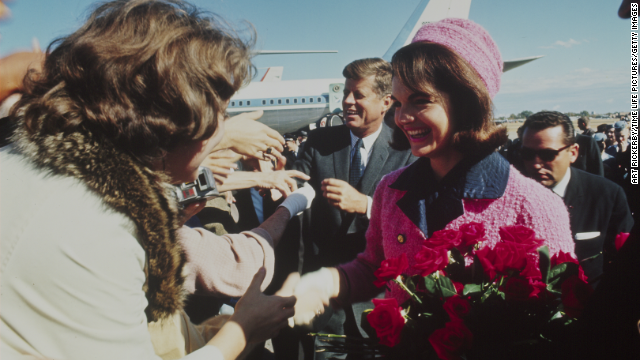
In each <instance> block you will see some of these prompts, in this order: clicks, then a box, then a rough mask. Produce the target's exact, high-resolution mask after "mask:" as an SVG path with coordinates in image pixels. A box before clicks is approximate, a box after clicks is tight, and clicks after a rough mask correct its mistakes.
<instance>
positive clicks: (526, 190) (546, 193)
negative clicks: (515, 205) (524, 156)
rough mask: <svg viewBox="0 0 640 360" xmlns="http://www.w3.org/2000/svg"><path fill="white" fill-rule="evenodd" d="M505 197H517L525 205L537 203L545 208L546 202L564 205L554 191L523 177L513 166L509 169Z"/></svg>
mask: <svg viewBox="0 0 640 360" xmlns="http://www.w3.org/2000/svg"><path fill="white" fill-rule="evenodd" d="M505 195H506V196H511V197H515V198H516V199H517V200H518V201H520V202H522V203H523V204H529V205H531V204H533V203H536V204H538V205H539V206H543V205H542V204H543V203H544V202H547V203H549V202H551V203H562V198H560V197H559V196H558V195H556V194H554V193H553V191H551V190H549V189H547V188H546V187H544V186H542V185H541V184H539V183H538V182H536V181H535V180H533V179H531V178H529V177H526V176H524V175H522V173H521V172H520V171H518V170H516V168H514V167H513V165H511V166H510V167H509V182H508V183H507V189H506V190H505Z"/></svg>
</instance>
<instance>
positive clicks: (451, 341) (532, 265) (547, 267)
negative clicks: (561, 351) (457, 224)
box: [346, 223, 593, 360]
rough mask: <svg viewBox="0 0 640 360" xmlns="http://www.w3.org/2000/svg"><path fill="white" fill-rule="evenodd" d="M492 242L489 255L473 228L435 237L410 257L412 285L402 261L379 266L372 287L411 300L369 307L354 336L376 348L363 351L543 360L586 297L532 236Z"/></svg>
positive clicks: (509, 234)
mask: <svg viewBox="0 0 640 360" xmlns="http://www.w3.org/2000/svg"><path fill="white" fill-rule="evenodd" d="M499 234H500V241H498V242H497V243H496V245H495V246H494V247H493V248H489V247H488V246H482V245H483V242H485V241H486V239H485V229H484V227H483V225H482V224H479V223H469V224H465V225H463V226H462V227H461V228H460V230H441V231H437V232H435V233H434V234H433V236H432V237H431V238H429V239H427V240H426V241H425V244H424V246H422V249H421V250H420V251H419V252H418V253H417V254H415V255H414V256H415V265H414V267H413V269H414V270H418V271H419V272H420V273H419V274H418V275H414V276H408V275H406V273H405V272H406V271H407V269H408V268H409V261H408V259H407V255H406V254H403V255H402V256H400V257H398V258H395V259H387V260H385V261H383V262H382V264H381V266H380V268H379V269H378V270H377V271H376V272H375V275H376V277H377V279H378V280H377V281H376V282H375V284H376V285H377V286H379V287H382V286H385V285H387V284H389V283H395V284H397V286H399V287H400V288H401V289H402V290H404V291H405V292H406V293H407V294H408V295H409V300H407V301H405V302H404V303H402V304H398V302H397V300H396V299H395V298H389V299H380V300H378V299H374V300H373V302H374V305H375V308H374V309H373V310H369V311H366V312H365V313H364V314H363V317H362V327H363V328H364V329H365V330H367V332H368V333H369V336H370V337H371V338H373V339H375V340H374V341H378V343H379V344H380V345H378V346H375V347H371V346H369V347H368V351H369V352H374V353H375V354H376V355H380V356H383V357H385V358H391V359H446V360H448V359H463V358H466V359H485V358H487V359H489V358H491V359H496V358H509V359H515V358H518V359H523V358H525V359H527V358H531V359H539V358H545V357H546V354H549V353H550V352H551V351H552V350H553V347H554V345H556V344H557V343H558V342H561V341H562V338H563V336H564V332H563V329H564V328H565V327H566V326H567V325H568V324H570V323H571V322H573V321H575V319H576V318H577V317H579V316H580V312H581V311H582V309H583V308H584V306H585V303H586V301H587V299H588V298H589V296H590V294H591V292H592V291H593V290H592V288H591V286H590V285H589V284H588V283H587V281H586V278H585V276H584V273H583V272H582V269H581V268H580V267H579V264H578V261H577V260H576V259H574V258H572V257H571V256H570V255H569V254H567V253H563V252H560V253H559V254H556V255H554V256H553V257H550V256H549V250H548V248H547V247H546V246H541V245H542V244H543V243H544V241H543V240H541V239H537V238H536V237H535V233H534V232H533V230H531V229H529V228H527V227H524V226H508V227H502V228H500V231H499ZM465 259H466V261H465ZM471 259H473V261H471ZM414 273H415V271H414ZM356 350H357V351H362V349H356ZM346 352H349V351H346Z"/></svg>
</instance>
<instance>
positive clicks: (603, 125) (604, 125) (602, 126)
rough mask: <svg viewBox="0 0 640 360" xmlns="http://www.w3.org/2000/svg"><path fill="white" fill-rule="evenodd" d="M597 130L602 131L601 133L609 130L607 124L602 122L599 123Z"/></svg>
mask: <svg viewBox="0 0 640 360" xmlns="http://www.w3.org/2000/svg"><path fill="white" fill-rule="evenodd" d="M596 130H597V131H598V132H601V133H606V132H607V124H600V125H598V127H597V128H596Z"/></svg>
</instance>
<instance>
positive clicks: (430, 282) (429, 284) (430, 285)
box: [423, 276, 437, 294]
mask: <svg viewBox="0 0 640 360" xmlns="http://www.w3.org/2000/svg"><path fill="white" fill-rule="evenodd" d="M423 279H424V286H425V288H426V289H427V291H428V292H430V293H432V294H435V293H436V291H437V289H436V281H435V280H434V279H433V278H432V277H431V276H425V277H423Z"/></svg>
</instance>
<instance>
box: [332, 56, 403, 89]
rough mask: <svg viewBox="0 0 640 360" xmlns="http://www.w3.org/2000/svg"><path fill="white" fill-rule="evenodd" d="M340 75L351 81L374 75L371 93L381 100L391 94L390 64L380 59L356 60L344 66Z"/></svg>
mask: <svg viewBox="0 0 640 360" xmlns="http://www.w3.org/2000/svg"><path fill="white" fill-rule="evenodd" d="M342 75H343V76H344V77H345V78H347V79H351V80H361V79H364V78H366V77H369V76H371V75H375V82H374V87H373V91H375V93H376V94H378V96H379V97H381V98H382V97H383V96H385V95H389V94H391V77H392V68H391V64H389V63H388V62H387V61H385V60H382V59H380V58H368V59H360V60H356V61H354V62H352V63H350V64H349V65H347V66H345V68H344V70H342Z"/></svg>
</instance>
